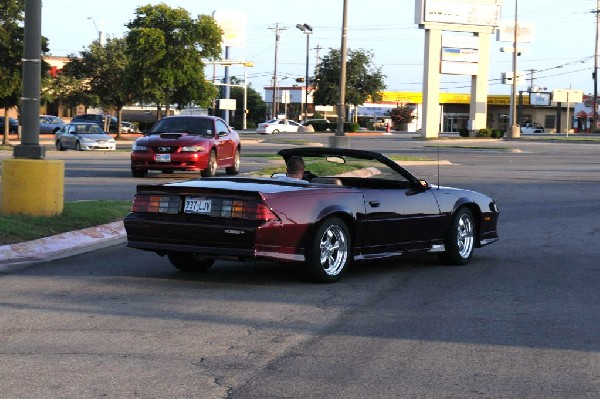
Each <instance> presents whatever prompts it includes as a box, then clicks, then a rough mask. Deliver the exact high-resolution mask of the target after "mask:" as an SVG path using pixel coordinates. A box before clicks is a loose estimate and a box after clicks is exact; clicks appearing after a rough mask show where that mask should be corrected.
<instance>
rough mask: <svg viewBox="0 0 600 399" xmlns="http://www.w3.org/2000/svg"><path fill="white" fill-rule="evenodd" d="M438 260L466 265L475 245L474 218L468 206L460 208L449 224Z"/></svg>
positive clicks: (448, 263)
mask: <svg viewBox="0 0 600 399" xmlns="http://www.w3.org/2000/svg"><path fill="white" fill-rule="evenodd" d="M444 246H445V251H444V252H442V253H441V254H440V260H441V261H442V263H444V264H447V265H457V266H460V265H466V264H467V263H469V261H470V260H471V258H472V257H473V249H474V247H475V219H474V218H473V213H472V212H471V211H470V210H469V209H468V208H460V209H459V210H458V211H457V212H456V215H454V219H453V220H452V223H451V224H450V228H449V230H448V232H447V233H446V239H445V242H444Z"/></svg>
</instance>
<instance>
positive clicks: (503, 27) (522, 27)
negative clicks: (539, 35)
mask: <svg viewBox="0 0 600 399" xmlns="http://www.w3.org/2000/svg"><path fill="white" fill-rule="evenodd" d="M517 27H518V29H517V43H532V42H533V22H528V21H519V22H518V23H517ZM496 39H497V40H498V41H499V42H510V43H512V42H514V41H515V21H509V20H503V21H502V22H501V23H500V28H498V31H497V34H496Z"/></svg>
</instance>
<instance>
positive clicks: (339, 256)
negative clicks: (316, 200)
mask: <svg viewBox="0 0 600 399" xmlns="http://www.w3.org/2000/svg"><path fill="white" fill-rule="evenodd" d="M351 248H352V245H351V241H350V233H349V230H348V227H347V226H346V223H344V221H343V220H342V219H340V218H338V217H331V218H328V219H326V220H325V221H323V223H321V225H320V226H319V227H318V229H317V231H316V233H315V235H314V237H313V238H312V242H311V243H310V244H309V248H308V253H307V264H308V270H309V272H310V274H311V277H312V278H313V280H314V281H316V282H319V283H334V282H336V281H338V280H339V279H340V278H341V277H342V276H343V274H344V273H345V272H346V270H347V268H348V266H349V264H350V261H351V257H352V251H351Z"/></svg>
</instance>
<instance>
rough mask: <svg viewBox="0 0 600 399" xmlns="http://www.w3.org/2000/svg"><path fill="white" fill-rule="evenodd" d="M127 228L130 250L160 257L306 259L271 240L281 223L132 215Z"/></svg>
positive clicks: (296, 251)
mask: <svg viewBox="0 0 600 399" xmlns="http://www.w3.org/2000/svg"><path fill="white" fill-rule="evenodd" d="M124 225H125V231H126V233H127V246H128V247H130V248H137V249H141V250H144V251H151V252H156V253H158V254H167V253H169V252H187V253H195V254H202V255H206V256H209V257H214V258H228V259H231V258H237V259H240V260H247V259H273V260H281V261H297V262H302V261H304V260H305V257H304V254H303V253H302V252H300V249H299V248H297V247H293V246H285V245H273V244H272V242H273V240H272V239H270V238H269V237H273V235H276V234H278V232H279V231H280V230H281V225H280V224H279V223H264V222H258V221H242V220H231V219H221V218H218V219H208V218H204V219H203V220H202V221H199V220H198V219H197V218H194V217H188V216H185V215H177V216H175V217H173V216H168V215H146V214H134V213H132V214H129V215H127V216H126V217H125V219H124ZM279 234H280V233H279Z"/></svg>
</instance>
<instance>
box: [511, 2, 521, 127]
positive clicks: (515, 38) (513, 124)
mask: <svg viewBox="0 0 600 399" xmlns="http://www.w3.org/2000/svg"><path fill="white" fill-rule="evenodd" d="M518 6H519V0H515V24H514V25H515V26H514V35H513V54H512V56H513V57H512V67H513V77H512V93H511V100H512V101H511V104H512V105H511V110H510V112H511V115H512V117H511V126H510V137H511V138H513V139H515V138H519V137H521V128H520V126H519V124H518V121H517V55H518V54H517V44H518V35H519V18H518Z"/></svg>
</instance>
